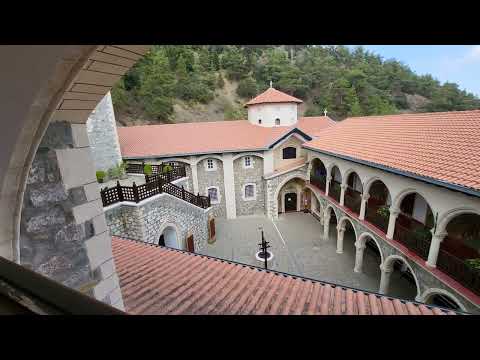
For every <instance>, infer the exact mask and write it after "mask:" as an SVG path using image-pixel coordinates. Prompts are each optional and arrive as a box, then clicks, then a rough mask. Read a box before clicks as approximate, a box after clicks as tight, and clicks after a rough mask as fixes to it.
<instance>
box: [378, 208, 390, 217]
mask: <svg viewBox="0 0 480 360" xmlns="http://www.w3.org/2000/svg"><path fill="white" fill-rule="evenodd" d="M377 214H378V215H380V216H381V217H384V218H388V217H389V215H390V210H389V209H388V206H381V207H379V208H378V209H377Z"/></svg>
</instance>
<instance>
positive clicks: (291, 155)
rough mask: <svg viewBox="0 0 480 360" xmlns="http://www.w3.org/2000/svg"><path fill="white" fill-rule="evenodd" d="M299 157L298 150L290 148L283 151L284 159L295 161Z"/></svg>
mask: <svg viewBox="0 0 480 360" xmlns="http://www.w3.org/2000/svg"><path fill="white" fill-rule="evenodd" d="M296 157H297V149H296V148H294V147H292V146H289V147H286V148H284V149H283V158H284V159H295V158H296Z"/></svg>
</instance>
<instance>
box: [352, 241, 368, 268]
mask: <svg viewBox="0 0 480 360" xmlns="http://www.w3.org/2000/svg"><path fill="white" fill-rule="evenodd" d="M355 248H356V252H355V267H354V268H353V271H354V272H356V273H361V272H362V267H363V252H364V250H365V244H360V243H359V242H358V241H356V242H355Z"/></svg>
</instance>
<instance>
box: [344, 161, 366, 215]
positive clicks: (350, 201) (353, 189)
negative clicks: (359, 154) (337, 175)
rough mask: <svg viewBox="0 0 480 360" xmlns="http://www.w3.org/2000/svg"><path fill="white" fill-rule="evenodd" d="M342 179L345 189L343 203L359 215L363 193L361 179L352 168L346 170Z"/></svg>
mask: <svg viewBox="0 0 480 360" xmlns="http://www.w3.org/2000/svg"><path fill="white" fill-rule="evenodd" d="M344 179H345V184H344V185H345V186H344V189H345V190H344V195H343V205H344V206H345V207H346V208H348V209H350V210H351V211H352V212H354V213H355V214H357V215H359V214H360V210H361V204H362V195H363V184H362V180H361V179H360V176H359V175H358V174H357V173H356V172H355V171H354V170H349V171H348V172H346V173H345V176H344ZM341 200H342V199H341Z"/></svg>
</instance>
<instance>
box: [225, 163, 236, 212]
mask: <svg viewBox="0 0 480 360" xmlns="http://www.w3.org/2000/svg"><path fill="white" fill-rule="evenodd" d="M223 183H224V185H225V206H226V208H227V219H235V218H236V217H237V209H236V204H235V183H234V174H233V156H232V154H223Z"/></svg>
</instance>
